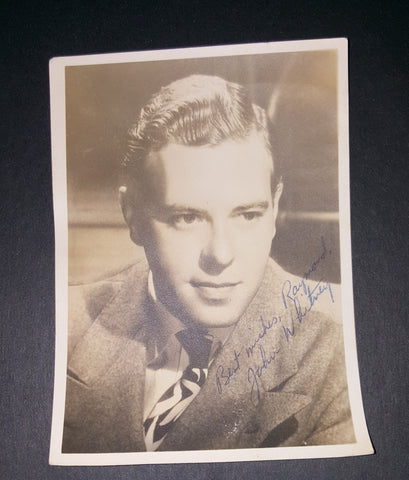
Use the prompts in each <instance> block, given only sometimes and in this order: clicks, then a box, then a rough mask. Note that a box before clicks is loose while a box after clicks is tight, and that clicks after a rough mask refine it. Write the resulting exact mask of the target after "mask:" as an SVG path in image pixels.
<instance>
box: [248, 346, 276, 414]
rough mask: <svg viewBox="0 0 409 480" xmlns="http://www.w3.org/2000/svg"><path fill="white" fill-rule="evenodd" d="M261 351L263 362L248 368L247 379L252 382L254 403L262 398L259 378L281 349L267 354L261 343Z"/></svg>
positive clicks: (251, 389) (251, 394) (252, 399)
mask: <svg viewBox="0 0 409 480" xmlns="http://www.w3.org/2000/svg"><path fill="white" fill-rule="evenodd" d="M259 352H260V357H261V363H260V364H259V365H258V366H256V367H255V368H253V367H249V369H248V370H247V380H248V382H249V383H250V397H251V401H252V402H253V404H254V405H257V403H258V402H259V400H260V387H259V384H258V379H259V378H261V376H262V375H263V372H264V371H265V370H266V369H267V368H268V366H269V365H270V364H271V363H272V362H273V361H274V360H275V358H276V355H277V354H278V353H279V352H280V350H279V349H277V350H274V351H273V352H272V353H271V354H270V355H269V356H267V355H266V352H265V350H264V348H263V346H262V345H259Z"/></svg>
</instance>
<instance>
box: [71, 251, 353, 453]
mask: <svg viewBox="0 0 409 480" xmlns="http://www.w3.org/2000/svg"><path fill="white" fill-rule="evenodd" d="M147 276H148V267H147V265H146V263H145V262H140V263H138V264H136V265H133V266H131V267H128V268H127V269H125V270H123V271H122V272H120V273H119V274H118V275H116V276H114V277H112V278H110V279H108V280H104V281H101V282H98V283H96V284H92V285H86V286H76V287H71V291H70V294H69V300H70V312H69V316H70V319H69V345H68V374H67V392H66V407H65V423H64V434H63V447H62V451H63V452H64V453H74V452H75V453H106V452H137V451H144V450H145V444H144V435H143V402H144V378H145V370H146V342H147V338H149V336H150V335H155V331H156V329H157V328H158V326H157V325H158V324H157V323H156V322H157V320H156V318H155V314H154V309H153V305H152V304H151V302H152V300H151V299H150V296H149V295H148V290H147ZM306 285H307V282H306V281H304V282H303V280H302V279H300V278H298V277H294V276H292V275H290V274H288V273H287V272H285V271H284V270H283V269H282V268H281V267H280V266H279V265H277V264H276V263H275V262H274V261H272V260H271V261H269V264H268V267H267V268H266V272H265V276H264V279H263V281H262V284H261V286H260V288H259V291H258V293H257V294H256V296H255V297H254V299H253V300H252V302H251V303H250V305H249V306H248V308H247V310H246V312H245V313H244V314H243V316H242V317H241V318H240V319H239V321H238V322H237V324H236V326H235V328H234V330H233V332H232V334H231V335H230V337H229V338H228V340H227V341H226V342H225V343H224V345H223V347H222V348H221V349H220V350H219V352H218V353H217V355H216V357H215V359H214V361H213V362H212V364H211V366H210V368H209V372H208V377H207V380H206V382H205V384H204V386H203V387H202V389H201V390H200V392H199V394H198V395H197V396H196V398H195V399H194V400H193V401H192V403H191V404H190V405H189V406H188V407H187V409H186V410H185V411H184V412H183V414H182V415H181V417H180V418H179V419H178V420H177V422H176V423H175V424H174V426H173V427H172V430H171V431H170V432H169V433H168V435H167V436H166V438H165V440H164V441H163V443H162V444H161V445H160V447H159V450H197V449H200V450H206V449H230V448H252V447H274V446H301V445H325V444H341V443H352V442H354V441H355V437H354V431H353V427H352V422H351V415H350V408H349V399H348V390H347V382H346V375H345V363H344V347H343V337H342V328H341V327H340V325H339V324H338V323H336V322H335V321H334V320H333V319H332V318H330V316H329V315H328V311H329V309H330V308H331V304H332V298H331V296H332V297H333V296H334V292H333V291H332V290H331V287H330V286H329V284H325V285H324V284H319V283H317V282H312V283H311V281H310V282H309V284H308V285H309V287H310V290H309V291H308V290H306V288H305V287H306ZM306 292H308V293H309V295H308V294H307V293H306ZM311 292H312V293H311ZM334 301H335V305H336V302H337V301H339V299H338V298H335V299H334Z"/></svg>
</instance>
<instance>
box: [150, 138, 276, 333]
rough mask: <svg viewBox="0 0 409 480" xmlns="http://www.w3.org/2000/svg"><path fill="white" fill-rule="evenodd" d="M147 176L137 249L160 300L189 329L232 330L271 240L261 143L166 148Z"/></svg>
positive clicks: (266, 159) (267, 161) (267, 165)
mask: <svg viewBox="0 0 409 480" xmlns="http://www.w3.org/2000/svg"><path fill="white" fill-rule="evenodd" d="M147 169H148V177H149V189H150V195H149V198H150V200H149V201H148V206H147V211H148V212H149V213H148V219H147V224H146V228H145V229H144V233H143V240H142V241H143V245H144V248H145V253H146V256H147V259H148V262H149V265H150V268H151V270H152V274H153V281H154V285H155V290H156V294H157V296H158V298H159V300H160V301H161V302H162V304H163V305H164V306H165V307H166V308H167V310H168V311H170V312H171V313H172V314H173V315H174V316H176V317H177V318H179V319H180V320H181V321H183V322H184V323H185V324H187V325H191V324H200V325H202V326H206V327H225V326H229V325H232V324H234V323H235V322H236V321H237V320H238V319H239V318H240V316H241V315H242V314H243V312H244V311H245V310H246V308H247V306H248V305H249V303H250V302H251V300H252V298H253V297H254V295H255V294H256V292H257V290H258V288H259V286H260V283H261V281H262V279H263V274H264V270H265V267H266V263H267V259H268V256H269V252H270V246H271V241H272V239H273V237H274V233H275V218H276V214H277V203H278V198H276V199H275V200H274V199H273V198H272V194H271V172H272V160H271V156H270V155H269V154H268V152H267V151H266V149H265V147H264V144H263V141H262V139H261V138H260V137H259V136H257V135H253V136H252V137H249V138H248V139H246V140H243V141H238V142H237V141H226V142H224V143H222V144H220V145H218V146H205V147H190V146H183V145H179V144H169V145H167V146H166V147H164V148H163V149H162V150H160V151H159V152H155V153H152V154H151V155H150V157H149V160H148V166H147ZM278 196H279V194H277V197H278ZM273 200H274V202H273Z"/></svg>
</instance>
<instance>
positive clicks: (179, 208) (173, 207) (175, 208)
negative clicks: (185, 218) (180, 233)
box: [161, 203, 206, 214]
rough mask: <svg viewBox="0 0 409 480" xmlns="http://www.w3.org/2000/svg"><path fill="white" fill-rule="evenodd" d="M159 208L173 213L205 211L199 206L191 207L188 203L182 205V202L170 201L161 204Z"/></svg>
mask: <svg viewBox="0 0 409 480" xmlns="http://www.w3.org/2000/svg"><path fill="white" fill-rule="evenodd" d="M161 209H163V210H164V211H166V212H169V213H174V212H176V213H177V212H189V213H202V214H204V213H206V210H203V209H201V208H196V207H192V206H190V205H184V204H183V203H172V204H170V205H167V204H165V205H162V206H161Z"/></svg>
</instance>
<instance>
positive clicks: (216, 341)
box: [148, 270, 235, 363]
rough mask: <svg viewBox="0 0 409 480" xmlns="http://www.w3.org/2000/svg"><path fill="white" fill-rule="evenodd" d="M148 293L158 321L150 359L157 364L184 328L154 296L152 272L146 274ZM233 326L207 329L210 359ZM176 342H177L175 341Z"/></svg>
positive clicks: (227, 336)
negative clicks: (153, 354)
mask: <svg viewBox="0 0 409 480" xmlns="http://www.w3.org/2000/svg"><path fill="white" fill-rule="evenodd" d="M148 292H149V295H150V297H151V299H152V300H153V304H154V308H155V312H156V316H157V319H158V325H159V328H158V329H157V330H158V332H159V335H158V337H157V338H156V339H155V342H156V348H155V353H156V354H155V356H154V358H153V359H152V361H153V362H155V363H156V362H157V361H158V359H159V357H160V356H161V355H163V353H164V350H165V348H166V346H167V344H168V343H169V341H170V340H173V339H175V338H176V337H175V334H176V333H177V332H179V331H180V330H183V329H184V328H185V326H184V324H183V323H182V322H181V321H180V320H179V319H178V318H176V317H175V316H173V315H172V314H171V313H170V312H169V311H168V310H167V309H166V308H165V307H164V305H163V304H162V303H161V302H160V300H159V299H158V297H157V296H156V290H155V284H154V281H153V275H152V271H151V270H149V274H148ZM234 327H235V325H231V326H229V327H219V328H209V329H208V333H209V334H210V335H211V336H212V337H213V345H212V350H211V353H210V358H212V357H214V355H215V354H216V353H217V351H218V349H219V348H220V347H221V346H222V345H223V344H224V343H225V342H226V340H227V339H228V338H229V336H230V334H231V332H232V331H233V330H234ZM176 341H177V340H176Z"/></svg>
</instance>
